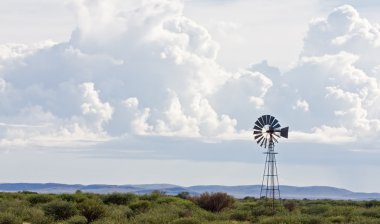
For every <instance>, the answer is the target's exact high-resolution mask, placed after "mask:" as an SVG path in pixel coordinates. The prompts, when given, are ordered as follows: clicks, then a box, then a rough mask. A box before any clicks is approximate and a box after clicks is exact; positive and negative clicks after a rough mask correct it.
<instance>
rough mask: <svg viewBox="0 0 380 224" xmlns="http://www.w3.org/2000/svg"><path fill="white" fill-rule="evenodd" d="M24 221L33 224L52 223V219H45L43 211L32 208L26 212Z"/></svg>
mask: <svg viewBox="0 0 380 224" xmlns="http://www.w3.org/2000/svg"><path fill="white" fill-rule="evenodd" d="M25 221H27V223H33V224H51V223H53V222H54V220H53V219H52V218H49V217H46V216H45V213H44V211H42V210H41V209H40V208H38V207H32V208H29V209H28V210H27V215H26V218H25Z"/></svg>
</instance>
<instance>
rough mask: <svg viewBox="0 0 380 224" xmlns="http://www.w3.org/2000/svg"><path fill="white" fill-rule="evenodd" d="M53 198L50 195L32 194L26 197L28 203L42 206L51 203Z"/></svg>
mask: <svg viewBox="0 0 380 224" xmlns="http://www.w3.org/2000/svg"><path fill="white" fill-rule="evenodd" d="M53 199H54V198H53V197H52V196H50V195H47V194H33V195H30V196H29V197H28V199H27V200H28V201H29V202H30V204H32V205H35V204H44V203H48V202H51V201H52V200H53Z"/></svg>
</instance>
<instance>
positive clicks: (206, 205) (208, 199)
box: [195, 192, 235, 212]
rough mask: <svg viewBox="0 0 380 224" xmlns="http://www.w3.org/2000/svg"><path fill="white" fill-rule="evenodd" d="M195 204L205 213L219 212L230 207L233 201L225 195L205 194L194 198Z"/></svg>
mask: <svg viewBox="0 0 380 224" xmlns="http://www.w3.org/2000/svg"><path fill="white" fill-rule="evenodd" d="M195 202H196V203H197V204H198V206H199V207H201V208H203V209H205V210H207V211H211V212H220V211H222V210H223V209H225V208H228V207H231V206H232V204H233V203H234V202H235V200H234V198H233V197H232V196H229V195H228V194H226V193H220V192H219V193H211V194H210V193H207V192H206V193H203V194H201V195H200V196H199V197H197V198H195Z"/></svg>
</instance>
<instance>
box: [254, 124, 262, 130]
mask: <svg viewBox="0 0 380 224" xmlns="http://www.w3.org/2000/svg"><path fill="white" fill-rule="evenodd" d="M262 128H263V127H259V126H257V125H255V127H253V129H254V130H258V131H261V129H262Z"/></svg>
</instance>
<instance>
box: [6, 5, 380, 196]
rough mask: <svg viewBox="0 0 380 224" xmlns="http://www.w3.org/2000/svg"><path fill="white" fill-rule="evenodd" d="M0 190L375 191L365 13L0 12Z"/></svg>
mask: <svg viewBox="0 0 380 224" xmlns="http://www.w3.org/2000/svg"><path fill="white" fill-rule="evenodd" d="M1 6H2V7H1V9H0V10H1V11H0V27H1V29H2V35H1V37H0V155H1V156H0V164H2V165H1V166H2V167H1V169H0V170H1V171H0V181H1V182H61V183H83V184H91V183H106V184H136V183H172V184H180V185H196V184H224V185H239V184H258V183H260V180H261V175H262V169H263V166H264V159H265V158H264V155H263V154H262V152H263V151H262V149H260V148H259V147H258V146H257V145H256V143H255V142H254V141H253V137H252V133H251V129H252V127H253V123H254V122H255V120H256V119H257V118H258V117H259V116H261V115H262V114H272V115H274V116H275V117H277V118H278V119H279V121H280V123H281V125H283V126H290V133H289V139H281V141H280V144H278V145H277V146H276V150H278V151H279V153H280V154H279V155H278V163H279V164H278V167H279V175H280V177H279V178H280V183H281V184H286V185H297V186H311V185H329V186H336V187H344V188H348V189H350V190H355V191H365V192H371V191H378V187H377V186H379V184H380V181H379V180H377V178H374V175H376V173H377V172H379V171H380V166H378V161H379V159H380V154H379V153H380V150H379V149H378V147H377V145H378V143H379V140H378V137H379V131H380V109H379V107H378V106H377V105H379V103H380V98H379V97H380V59H378V55H379V53H380V28H379V27H380V26H379V24H380V16H378V14H377V13H376V12H377V11H378V10H379V7H380V4H377V3H375V2H374V1H360V2H359V1H322V0H318V1H317V0H315V1H307V2H306V1H301V0H292V1H287V3H286V4H285V3H282V2H281V1H264V0H254V1H247V0H236V1H222V2H220V1H196V0H189V1H177V0H147V1H137V0H136V1H133V0H131V1H119V0H112V1H107V2H104V1H86V0H78V1H74V0H71V1H57V0H54V1H44V0H33V1H26V0H17V1H10V0H5V1H2V3H1Z"/></svg>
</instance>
